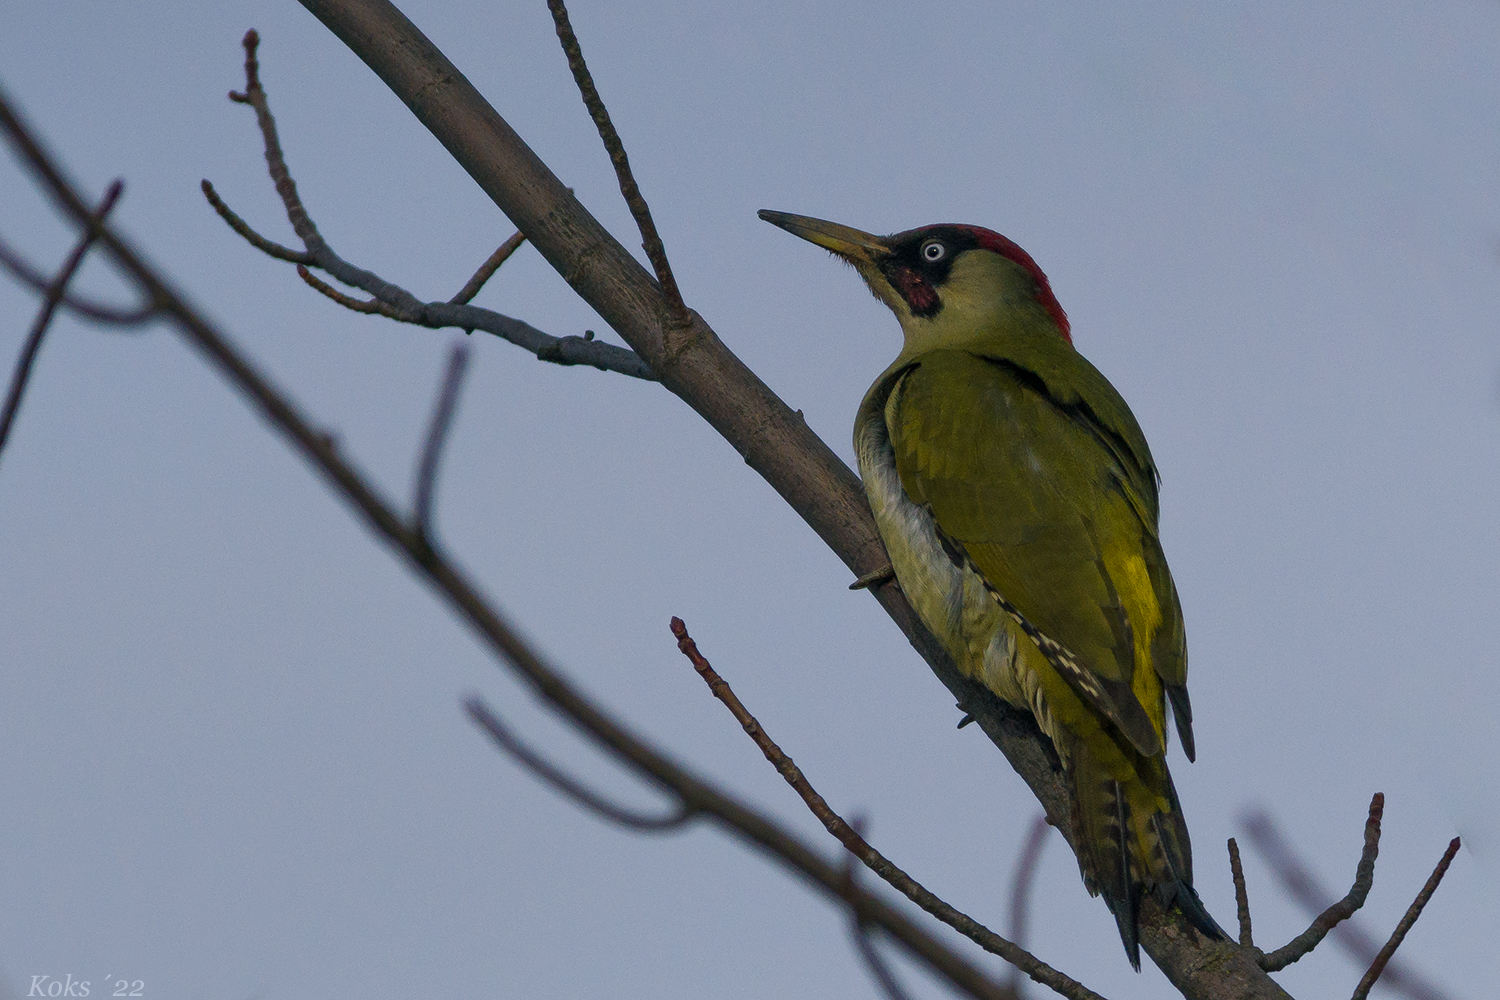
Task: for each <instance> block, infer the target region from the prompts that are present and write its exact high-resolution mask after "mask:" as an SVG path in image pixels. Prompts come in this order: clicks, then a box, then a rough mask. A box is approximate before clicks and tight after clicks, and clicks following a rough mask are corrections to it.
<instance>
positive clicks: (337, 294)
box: [297, 264, 402, 320]
mask: <svg viewBox="0 0 1500 1000" xmlns="http://www.w3.org/2000/svg"><path fill="white" fill-rule="evenodd" d="M297 277H299V278H301V279H302V280H303V281H305V282H307V285H308V287H309V288H311V289H313V290H314V291H316V292H318V293H319V294H320V295H324V296H326V297H327V298H329V299H332V300H333V301H334V302H337V303H338V304H339V305H341V306H343V307H344V308H345V309H348V310H349V311H351V312H357V313H364V314H365V315H367V316H385V317H386V318H388V319H394V320H399V319H401V318H402V316H401V313H400V312H399V311H398V310H397V309H396V307H395V306H388V305H386V304H385V303H384V302H381V301H380V300H379V299H367V300H365V301H363V302H361V301H360V300H359V299H356V298H354V297H353V296H350V295H345V294H344V293H343V292H341V291H339V290H338V289H337V288H334V287H333V286H332V285H330V284H329V283H328V282H326V281H324V280H323V279H322V278H319V277H318V276H317V275H315V274H313V273H312V272H311V271H309V270H308V269H307V268H306V266H304V265H302V264H298V265H297Z"/></svg>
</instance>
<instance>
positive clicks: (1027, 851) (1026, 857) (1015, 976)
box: [1010, 813, 1052, 997]
mask: <svg viewBox="0 0 1500 1000" xmlns="http://www.w3.org/2000/svg"><path fill="white" fill-rule="evenodd" d="M1051 828H1052V825H1051V824H1050V823H1048V822H1047V814H1046V813H1039V814H1038V815H1037V817H1036V819H1033V820H1032V821H1031V828H1030V829H1028V830H1027V831H1026V840H1025V841H1023V842H1022V844H1021V853H1020V855H1019V856H1018V857H1017V858H1016V867H1015V871H1014V872H1012V874H1011V882H1010V939H1011V940H1012V941H1014V942H1015V944H1016V947H1017V948H1025V947H1026V938H1027V937H1028V930H1029V927H1028V925H1029V924H1030V916H1031V887H1032V886H1033V885H1035V884H1036V873H1037V871H1038V870H1039V869H1040V866H1041V861H1042V848H1044V847H1046V846H1047V831H1048V830H1050V829H1051ZM1010 988H1011V989H1013V990H1015V991H1016V995H1017V996H1018V997H1019V996H1022V995H1023V994H1024V993H1025V984H1024V983H1023V982H1022V980H1021V970H1020V969H1019V968H1018V967H1016V966H1014V965H1013V966H1011V970H1010Z"/></svg>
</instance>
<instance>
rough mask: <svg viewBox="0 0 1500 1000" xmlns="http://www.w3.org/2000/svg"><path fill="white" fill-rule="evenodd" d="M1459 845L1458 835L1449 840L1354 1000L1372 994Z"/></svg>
mask: <svg viewBox="0 0 1500 1000" xmlns="http://www.w3.org/2000/svg"><path fill="white" fill-rule="evenodd" d="M1459 846H1460V842H1459V838H1457V837H1454V838H1453V839H1452V840H1450V841H1449V842H1448V849H1447V850H1446V851H1444V852H1443V856H1442V858H1441V859H1439V860H1438V863H1437V867H1436V868H1434V869H1433V870H1432V874H1431V875H1429V876H1428V877H1427V884H1426V885H1424V886H1422V891H1421V892H1419V893H1417V898H1416V899H1414V900H1412V903H1411V906H1409V907H1407V909H1406V914H1405V915H1404V916H1403V917H1402V918H1401V922H1400V923H1399V924H1397V925H1396V929H1395V930H1394V931H1392V932H1391V939H1390V940H1389V941H1387V942H1386V943H1385V947H1384V948H1381V949H1380V954H1378V955H1376V956H1375V961H1373V962H1371V963H1370V968H1369V969H1367V970H1366V971H1365V974H1364V976H1363V977H1361V979H1360V981H1359V985H1358V986H1356V987H1355V988H1354V996H1353V998H1352V1000H1365V997H1367V996H1369V995H1370V987H1372V986H1374V985H1375V980H1377V979H1379V978H1380V973H1381V972H1383V971H1384V970H1385V966H1386V963H1387V962H1389V961H1390V960H1391V956H1392V955H1394V954H1395V953H1396V949H1397V948H1399V947H1401V942H1402V941H1404V940H1405V939H1406V932H1407V931H1409V930H1411V929H1412V925H1413V924H1415V923H1416V922H1417V918H1418V917H1420V916H1421V915H1422V908H1423V907H1425V906H1426V905H1427V901H1428V900H1429V899H1431V898H1432V894H1433V893H1434V892H1436V891H1437V887H1438V883H1439V882H1441V881H1442V880H1443V876H1444V875H1446V874H1447V873H1448V866H1449V865H1450V864H1452V863H1453V856H1454V855H1455V854H1457V853H1458V848H1459Z"/></svg>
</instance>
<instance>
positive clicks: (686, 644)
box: [671, 618, 1102, 1000]
mask: <svg viewBox="0 0 1500 1000" xmlns="http://www.w3.org/2000/svg"><path fill="white" fill-rule="evenodd" d="M671 628H672V634H673V635H674V636H676V637H677V648H678V649H679V650H681V651H682V654H683V655H684V656H686V657H687V658H688V660H689V661H690V662H691V663H692V664H693V669H694V670H696V671H698V675H699V676H700V677H702V678H703V680H704V682H705V683H707V684H708V689H709V690H710V691H711V692H713V695H714V697H715V698H718V699H719V701H721V702H723V703H724V707H725V708H727V709H729V713H730V714H731V715H733V716H734V717H735V720H736V721H737V722H739V724H740V726H741V728H743V729H744V730H745V733H746V735H748V736H749V737H750V738H751V739H752V740H754V741H755V745H756V746H758V747H759V748H760V752H761V753H762V754H764V755H765V758H766V760H768V761H770V762H771V766H772V767H774V768H776V771H777V773H778V774H780V775H781V777H782V778H783V779H785V780H786V783H787V784H789V785H791V786H792V789H793V790H794V791H796V793H797V794H798V796H800V797H801V799H802V801H803V802H804V803H805V804H806V805H807V808H808V809H809V810H810V811H811V812H812V814H813V815H814V816H816V817H817V818H818V821H819V822H820V823H822V824H823V827H824V828H825V829H826V830H827V831H828V832H829V833H831V834H833V836H834V837H835V838H837V840H838V842H839V843H841V844H843V845H844V848H845V850H847V851H848V852H849V853H850V854H852V855H853V856H854V857H856V858H858V859H859V860H860V861H861V862H863V863H864V865H865V867H867V868H869V869H870V870H871V871H872V872H874V873H875V874H876V875H879V876H880V877H881V878H882V879H884V880H885V881H886V882H887V883H889V884H890V885H891V886H892V887H893V888H895V889H896V890H897V891H898V892H900V893H901V894H902V895H903V896H905V897H906V898H907V899H910V900H911V901H912V902H913V903H916V904H917V905H918V906H920V907H921V908H922V909H924V910H926V911H927V912H928V913H930V914H932V915H933V916H934V917H936V918H937V919H939V920H941V921H942V922H943V923H945V924H947V925H948V926H949V927H952V928H953V929H954V930H956V931H958V932H959V933H960V934H962V935H964V936H965V937H967V938H968V939H969V940H971V941H973V942H974V943H975V944H977V945H979V946H980V947H981V948H983V949H984V950H985V951H988V952H990V953H991V954H994V955H999V956H1000V957H1001V958H1003V959H1005V960H1006V961H1007V962H1010V963H1011V964H1012V965H1014V966H1015V967H1016V968H1018V969H1020V970H1021V971H1022V972H1024V973H1026V975H1028V976H1030V977H1031V978H1032V979H1033V980H1035V981H1036V982H1038V983H1041V984H1042V985H1043V986H1046V987H1048V988H1049V989H1052V990H1055V991H1056V992H1058V993H1060V994H1062V995H1063V996H1065V997H1070V998H1072V1000H1102V998H1100V997H1099V994H1097V993H1095V992H1094V991H1093V990H1091V989H1089V988H1088V987H1087V986H1084V985H1083V984H1082V983H1079V982H1077V981H1076V980H1074V979H1071V978H1069V977H1068V976H1066V975H1064V974H1063V973H1061V972H1058V971H1057V970H1056V969H1054V968H1052V967H1051V966H1049V965H1048V964H1047V963H1045V962H1043V961H1042V960H1041V959H1039V958H1037V957H1036V956H1035V955H1032V954H1031V953H1030V952H1028V951H1026V950H1025V949H1024V948H1021V947H1019V946H1017V945H1016V944H1014V943H1012V942H1010V941H1007V940H1006V939H1005V938H1003V937H1001V936H1000V935H998V934H996V933H995V932H994V931H992V930H990V929H989V928H987V927H985V926H984V925H983V924H981V923H979V922H978V921H977V920H975V919H974V918H973V917H970V916H968V915H967V914H965V913H962V912H960V911H959V910H957V909H955V908H954V907H953V906H951V905H950V904H948V903H946V902H944V901H943V900H942V899H940V898H939V897H938V896H936V895H935V894H933V893H932V892H931V891H929V890H928V889H927V888H925V887H924V886H923V885H922V884H921V883H919V882H918V881H917V880H916V879H914V878H912V877H911V876H910V875H908V874H907V873H906V872H904V871H902V870H901V869H900V868H899V867H897V866H896V865H895V864H894V863H892V862H891V861H890V860H889V859H888V858H886V857H885V855H883V854H881V853H880V852H879V851H877V850H876V849H875V848H874V847H871V846H870V844H869V843H868V842H867V841H866V840H865V839H864V837H862V836H860V834H859V831H858V830H856V829H854V827H853V826H852V825H850V824H849V823H847V822H845V821H844V819H843V818H842V817H841V816H839V814H838V813H836V812H834V811H833V809H832V807H830V806H829V805H828V802H827V800H826V799H824V798H823V796H821V795H819V794H818V792H817V790H816V789H814V788H813V787H812V783H811V782H809V781H808V780H807V777H806V776H805V775H804V774H803V773H802V769H801V768H799V767H798V766H797V765H796V763H794V762H793V761H792V758H790V757H788V756H787V755H786V753H785V752H783V751H782V749H781V747H779V746H777V745H776V742H775V741H774V740H772V739H771V737H770V735H769V734H768V733H767V732H766V731H765V729H763V728H762V727H761V724H760V722H758V721H757V720H756V718H755V716H753V715H751V714H750V711H749V710H748V709H746V708H745V706H744V703H743V702H741V701H740V699H739V698H738V697H737V696H736V695H735V693H734V690H733V689H732V688H730V686H729V682H728V681H726V680H724V678H723V677H721V676H719V673H718V671H716V670H714V668H713V666H712V665H711V664H710V663H709V662H708V660H707V659H705V658H704V656H703V654H702V653H701V652H700V651H699V649H698V644H697V643H696V642H694V641H693V637H692V636H690V635H689V634H688V630H687V625H686V624H684V623H683V621H682V619H681V618H673V619H672V623H671Z"/></svg>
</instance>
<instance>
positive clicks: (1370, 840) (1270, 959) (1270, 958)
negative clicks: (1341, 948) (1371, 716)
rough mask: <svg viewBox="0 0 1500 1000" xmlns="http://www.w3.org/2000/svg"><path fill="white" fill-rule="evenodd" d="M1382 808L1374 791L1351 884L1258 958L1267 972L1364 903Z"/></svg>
mask: <svg viewBox="0 0 1500 1000" xmlns="http://www.w3.org/2000/svg"><path fill="white" fill-rule="evenodd" d="M1384 810H1385V796H1384V795H1382V794H1381V793H1380V792H1376V793H1375V795H1374V797H1372V798H1371V799H1370V815H1369V817H1368V818H1367V819H1366V820H1365V847H1364V850H1363V851H1361V852H1360V855H1359V866H1358V867H1357V868H1355V870H1354V884H1353V885H1352V886H1350V888H1349V892H1348V894H1347V895H1346V896H1344V898H1343V899H1341V900H1339V901H1338V902H1337V903H1334V904H1333V905H1332V906H1330V907H1329V908H1328V909H1326V910H1324V911H1323V912H1322V913H1320V914H1318V916H1317V917H1316V918H1315V919H1314V920H1313V922H1312V924H1311V925H1310V926H1309V927H1308V928H1307V930H1305V931H1303V932H1302V933H1301V934H1298V935H1297V936H1296V937H1294V938H1292V940H1291V941H1289V942H1287V943H1286V944H1285V945H1283V946H1282V947H1280V948H1277V949H1276V950H1275V951H1272V952H1268V953H1267V954H1266V955H1265V956H1264V957H1263V958H1261V960H1260V967H1261V968H1262V969H1265V970H1266V971H1267V972H1276V971H1278V970H1281V969H1284V968H1286V967H1287V966H1288V965H1291V964H1292V963H1293V962H1295V961H1297V960H1298V959H1299V958H1301V957H1302V956H1304V955H1306V954H1307V953H1308V952H1310V951H1312V950H1313V949H1314V948H1316V947H1317V946H1318V943H1319V942H1320V941H1322V940H1323V938H1324V937H1325V936H1326V935H1327V934H1328V932H1329V931H1330V930H1332V929H1333V928H1334V927H1335V926H1336V925H1337V924H1338V923H1339V922H1340V921H1343V920H1347V919H1348V918H1349V917H1350V916H1352V915H1353V914H1354V911H1355V910H1358V909H1359V908H1360V907H1361V906H1364V905H1365V897H1366V896H1368V895H1369V894H1370V886H1371V885H1372V884H1374V882H1375V856H1376V855H1377V854H1379V853H1380V816H1381V813H1382V812H1383V811H1384Z"/></svg>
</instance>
